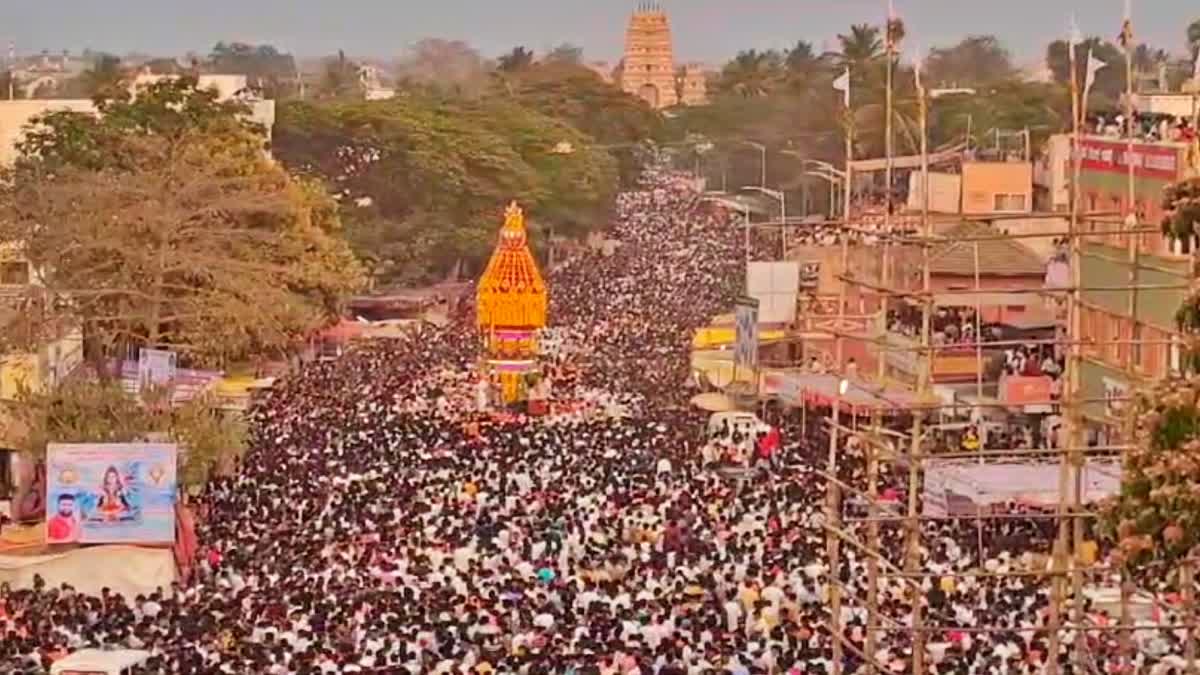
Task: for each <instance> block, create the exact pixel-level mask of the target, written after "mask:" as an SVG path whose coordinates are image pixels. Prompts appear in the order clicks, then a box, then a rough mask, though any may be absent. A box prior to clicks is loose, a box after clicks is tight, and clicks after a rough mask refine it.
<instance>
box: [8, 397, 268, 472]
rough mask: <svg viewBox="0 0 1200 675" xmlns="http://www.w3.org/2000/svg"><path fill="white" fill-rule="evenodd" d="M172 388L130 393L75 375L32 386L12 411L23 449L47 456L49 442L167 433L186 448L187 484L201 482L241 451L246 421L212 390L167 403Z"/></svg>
mask: <svg viewBox="0 0 1200 675" xmlns="http://www.w3.org/2000/svg"><path fill="white" fill-rule="evenodd" d="M168 396H169V392H168V391H166V390H165V389H148V390H145V391H142V392H140V393H138V394H136V395H131V394H129V393H127V392H126V391H125V390H124V389H123V388H122V386H121V384H120V383H117V382H94V381H89V380H86V379H81V378H72V379H69V380H67V381H65V382H64V383H63V384H62V385H60V386H59V387H57V388H55V389H53V390H47V391H35V390H31V389H27V390H25V391H23V392H22V393H21V395H20V396H19V399H20V405H17V406H13V407H12V415H13V418H14V422H15V425H14V426H16V427H17V428H19V429H20V430H21V431H20V432H19V433H18V434H17V437H16V438H15V439H13V440H14V441H15V446H16V447H17V449H18V450H21V451H22V452H25V453H26V454H27V455H28V456H31V457H36V458H43V457H45V454H46V446H47V445H48V444H49V443H132V442H144V441H147V440H149V439H159V438H164V437H165V438H166V439H167V440H169V441H171V442H175V443H178V444H179V445H180V447H181V448H182V449H183V453H182V455H181V458H180V459H181V463H180V471H179V477H180V482H181V483H182V484H183V485H185V486H191V485H202V484H203V483H204V481H205V480H206V479H207V478H208V476H209V475H210V473H211V471H212V469H214V468H216V467H217V466H218V465H220V464H222V463H225V462H229V461H231V460H232V459H233V458H235V457H238V456H240V454H241V452H242V451H243V449H244V447H245V440H246V435H245V429H244V427H243V426H242V425H241V424H238V423H236V422H233V421H232V420H230V419H228V418H225V417H224V416H222V415H221V414H220V413H219V412H215V411H214V405H215V401H214V400H213V399H212V398H211V397H209V396H201V397H198V398H194V399H192V400H190V401H188V402H186V403H184V404H182V405H179V406H176V407H173V408H172V407H171V406H168V405H166V403H167V401H166V398H167V397H168Z"/></svg>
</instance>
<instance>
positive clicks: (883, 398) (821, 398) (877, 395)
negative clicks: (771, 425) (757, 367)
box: [764, 372, 918, 410]
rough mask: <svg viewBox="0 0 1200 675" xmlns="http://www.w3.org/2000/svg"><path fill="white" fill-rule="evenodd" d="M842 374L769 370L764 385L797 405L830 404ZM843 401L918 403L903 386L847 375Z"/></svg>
mask: <svg viewBox="0 0 1200 675" xmlns="http://www.w3.org/2000/svg"><path fill="white" fill-rule="evenodd" d="M840 382H841V378H839V377H838V376H836V375H829V374H824V373H803V372H789V373H768V374H767V376H766V382H765V386H764V388H765V389H766V391H767V393H771V394H776V395H778V396H779V397H780V398H782V399H784V400H785V401H787V402H788V403H791V404H793V405H798V404H799V403H800V402H802V401H814V402H817V403H822V404H829V403H832V402H833V401H834V399H837V398H839V396H838V385H839V383H840ZM840 399H841V403H842V404H843V405H849V406H853V407H856V408H867V409H872V410H873V409H877V408H878V409H890V408H911V407H915V406H916V405H917V403H918V398H917V395H916V394H915V393H914V392H912V391H909V390H906V389H894V388H893V389H880V388H879V387H877V386H875V385H872V384H867V383H865V382H862V381H860V380H856V379H849V387H847V389H846V393H845V395H843V396H841V397H840Z"/></svg>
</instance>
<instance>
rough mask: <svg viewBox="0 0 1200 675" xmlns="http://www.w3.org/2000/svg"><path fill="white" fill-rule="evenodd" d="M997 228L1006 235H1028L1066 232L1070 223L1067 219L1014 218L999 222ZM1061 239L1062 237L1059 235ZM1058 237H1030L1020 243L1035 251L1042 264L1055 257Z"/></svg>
mask: <svg viewBox="0 0 1200 675" xmlns="http://www.w3.org/2000/svg"><path fill="white" fill-rule="evenodd" d="M995 225H996V228H997V229H999V230H1000V231H1001V232H1004V233H1005V234H1013V235H1027V234H1037V233H1039V232H1066V231H1067V228H1068V227H1069V226H1070V223H1069V222H1068V221H1067V219H1066V218H1014V219H1007V218H1006V219H1003V220H997V221H996V223H995ZM1057 236H1059V237H1061V235H1057ZM1055 238H1056V235H1054V234H1051V235H1048V236H1045V237H1030V238H1028V239H1020V240H1019V241H1020V242H1021V243H1022V244H1024V245H1025V246H1028V247H1029V250H1031V251H1033V252H1034V253H1035V254H1036V255H1037V257H1038V258H1040V259H1041V260H1042V262H1046V261H1048V260H1050V257H1051V256H1053V255H1054V252H1055V246H1054V239H1055Z"/></svg>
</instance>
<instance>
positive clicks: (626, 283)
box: [0, 171, 1178, 675]
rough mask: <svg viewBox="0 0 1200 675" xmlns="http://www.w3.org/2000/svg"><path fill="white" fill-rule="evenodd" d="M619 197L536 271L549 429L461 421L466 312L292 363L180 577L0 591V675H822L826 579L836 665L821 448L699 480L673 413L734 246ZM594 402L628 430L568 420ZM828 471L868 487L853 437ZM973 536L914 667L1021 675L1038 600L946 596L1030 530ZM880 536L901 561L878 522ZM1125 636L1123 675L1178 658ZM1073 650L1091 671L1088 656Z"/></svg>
mask: <svg viewBox="0 0 1200 675" xmlns="http://www.w3.org/2000/svg"><path fill="white" fill-rule="evenodd" d="M644 182H645V184H644V185H643V187H642V189H640V190H638V191H634V192H629V193H625V194H623V195H621V196H620V198H619V200H618V204H617V219H616V223H615V225H614V229H613V232H612V236H613V237H615V238H616V239H617V240H619V241H620V243H621V245H620V246H619V247H617V248H616V249H615V251H611V254H610V255H606V254H605V252H601V251H594V252H587V253H584V254H581V255H580V256H579V257H578V258H576V259H573V260H571V261H568V262H567V263H565V264H563V265H561V266H560V267H558V268H556V269H555V270H554V272H553V273H552V274H551V275H550V279H549V289H550V294H551V298H552V305H551V318H552V322H553V323H554V324H555V325H556V326H557V328H558V335H557V338H558V339H560V340H561V342H562V344H561V354H562V356H561V357H560V359H559V361H560V363H558V364H557V365H556V366H555V368H554V369H552V370H551V371H549V372H550V374H551V377H554V376H555V375H554V374H555V373H557V372H559V369H561V368H563V367H564V365H563V363H562V362H568V361H569V362H570V369H569V370H570V371H571V373H572V377H571V379H570V380H569V381H565V382H562V383H557V384H556V386H554V387H553V392H554V393H553V399H554V401H553V403H554V404H555V405H554V409H553V410H552V412H551V414H550V415H548V416H546V417H538V418H531V417H526V416H523V415H520V414H512V415H507V416H503V417H500V416H497V415H495V414H494V413H493V412H492V411H480V410H479V406H478V405H477V404H476V399H475V397H474V395H473V394H472V387H473V384H472V383H474V382H476V381H477V378H478V373H477V372H475V371H474V368H475V367H476V366H475V363H476V359H477V356H478V350H479V345H480V343H479V340H478V339H477V336H476V335H475V333H474V331H473V329H472V328H471V327H470V324H469V322H468V321H465V320H464V321H458V322H455V323H454V324H452V325H451V326H450V327H448V328H432V327H427V328H423V329H421V330H419V331H417V332H415V333H413V334H411V335H409V336H407V337H405V338H403V339H395V340H382V341H374V342H370V343H366V344H363V345H361V346H358V347H356V348H355V349H352V350H351V351H349V352H348V353H347V354H345V355H344V356H342V357H341V358H339V359H337V360H334V361H327V362H316V363H311V364H308V365H306V366H304V367H303V368H302V369H301V370H299V371H298V372H296V373H293V374H292V375H290V376H288V377H285V378H283V379H281V380H280V381H279V382H277V384H276V386H275V387H274V389H272V390H271V391H270V392H269V393H268V394H267V395H266V396H265V397H264V398H262V399H261V400H259V401H258V402H257V403H256V404H255V406H254V407H253V409H252V411H251V413H250V422H251V432H252V443H251V447H250V449H249V451H248V454H247V456H246V457H245V459H244V461H243V462H242V463H241V467H240V470H239V471H238V472H237V473H236V474H235V475H233V476H230V477H223V478H215V479H213V480H212V481H211V482H210V483H209V484H208V485H207V486H206V488H205V490H204V492H203V494H202V496H201V498H200V499H201V502H202V504H203V511H204V514H205V516H204V518H203V519H202V522H201V525H200V528H199V535H200V540H201V542H202V546H203V548H202V551H201V554H200V558H199V565H200V569H199V571H198V573H197V574H196V575H195V578H194V579H192V580H190V581H189V582H188V583H186V584H181V585H178V586H176V587H173V588H164V589H161V590H159V591H158V592H155V593H151V594H147V595H145V596H142V597H138V598H121V597H116V596H114V595H112V594H109V593H105V594H102V595H101V596H100V597H87V596H85V595H83V594H80V593H77V592H75V591H74V590H73V589H71V588H69V587H60V588H47V587H45V586H44V585H42V586H39V587H37V588H34V589H26V590H20V591H10V590H5V591H4V592H3V594H2V597H0V635H2V639H0V670H2V671H3V672H6V673H9V672H11V673H20V672H31V673H32V672H43V669H44V668H45V667H46V665H47V664H48V663H49V662H50V661H51V660H52V659H53V658H55V657H56V656H57V655H60V654H62V653H65V652H67V651H70V650H75V649H78V648H82V647H86V646H97V647H113V646H120V647H135V648H143V649H146V650H149V651H150V652H151V653H152V655H153V656H152V658H151V660H150V662H149V663H147V664H146V665H145V666H144V667H143V668H142V672H146V673H172V674H176V673H178V674H201V673H204V674H208V673H217V674H222V673H229V674H233V673H237V674H242V673H253V674H269V675H285V674H286V675H290V674H297V675H301V674H304V675H316V674H333V673H378V674H384V673H386V674H403V673H431V674H450V673H455V674H460V673H523V674H527V675H536V674H546V675H550V674H554V675H560V674H562V675H565V674H574V675H593V674H594V675H629V674H633V673H657V674H660V675H676V674H685V673H686V674H688V675H691V674H704V673H735V674H741V675H749V674H750V673H765V674H776V673H787V674H789V675H790V674H792V673H805V674H807V673H830V672H831V671H832V668H833V663H832V661H831V659H832V658H833V650H832V639H831V638H832V636H831V634H830V632H829V629H828V619H829V604H828V599H829V594H830V587H831V584H830V581H831V580H832V579H838V580H840V581H841V582H842V583H844V584H845V585H846V601H845V604H844V605H843V619H844V621H843V624H844V635H843V637H844V639H845V640H846V641H847V642H848V644H850V645H852V646H854V647H855V649H854V650H847V652H846V657H845V658H846V661H845V663H844V664H843V665H844V666H845V669H844V672H846V673H853V672H856V670H857V669H858V668H859V667H860V666H862V665H864V661H863V660H862V659H861V658H860V657H859V656H857V655H856V654H857V652H858V651H861V650H862V649H864V648H865V627H866V621H867V619H866V616H865V604H864V601H863V599H864V598H865V597H866V595H867V589H866V579H867V575H866V564H867V558H866V557H865V556H864V555H862V554H861V553H860V552H858V551H855V550H853V549H848V550H844V551H843V555H842V557H841V566H840V569H836V570H831V569H830V568H829V565H828V558H827V557H826V548H825V533H824V530H823V527H822V523H823V522H824V520H825V517H826V504H825V501H824V495H825V481H824V479H823V478H821V476H820V475H819V474H818V473H817V469H818V468H821V467H824V463H825V461H826V454H827V451H828V443H829V439H828V436H827V435H826V434H827V432H826V431H825V427H823V425H820V424H815V423H811V422H810V423H808V424H806V425H805V426H803V427H802V426H801V422H800V420H799V419H798V415H794V414H786V413H784V412H782V411H781V412H779V413H778V414H777V415H773V416H772V418H771V422H772V423H773V424H774V425H775V426H776V427H777V429H778V431H777V432H774V433H777V434H778V435H777V436H775V437H774V441H772V452H773V454H772V455H771V457H770V462H769V463H768V464H765V465H760V466H759V467H758V469H757V470H758V471H760V473H759V474H756V476H757V477H756V478H755V479H754V480H730V479H729V477H728V476H727V475H725V474H723V473H722V472H721V471H717V470H713V467H712V466H711V465H713V464H714V463H715V462H714V461H713V458H711V457H708V456H707V455H706V454H705V453H704V452H702V446H703V445H704V431H703V430H704V425H705V421H706V418H705V417H704V416H703V415H702V414H701V413H699V412H698V411H695V410H690V409H689V408H688V406H687V402H688V400H689V398H690V397H691V396H692V395H693V394H694V393H695V390H694V389H693V388H692V387H691V385H689V382H691V381H692V379H691V377H690V375H691V372H690V366H689V346H690V339H691V335H692V332H693V331H694V330H695V329H696V328H697V327H699V326H701V325H704V324H705V323H706V322H707V320H708V318H709V317H710V316H712V315H714V314H717V313H721V312H725V311H728V308H729V307H730V305H731V303H732V300H733V298H734V296H735V294H736V292H737V291H738V287H739V286H740V281H741V274H740V271H739V270H738V261H739V260H740V259H741V258H740V256H739V255H738V253H739V251H740V249H739V244H740V241H739V238H738V237H737V236H736V230H731V228H729V227H728V221H727V217H726V216H725V215H723V214H721V213H720V212H713V211H711V210H708V209H707V208H705V207H703V206H702V204H701V202H700V200H699V195H697V194H695V193H694V192H692V191H691V190H690V189H689V188H688V187H687V186H686V184H685V182H684V181H682V180H678V179H676V178H675V177H674V176H673V175H672V174H670V173H667V172H665V171H650V172H648V173H647V175H646V177H645V179H644ZM598 396H603V397H606V400H607V402H608V403H615V404H619V406H620V408H621V410H622V411H623V414H621V415H611V414H606V413H605V412H604V411H603V410H600V409H598V408H597V407H596V406H592V407H591V408H590V409H589V408H588V407H587V406H584V407H582V408H581V407H579V406H575V405H570V404H571V403H572V402H578V401H580V400H595V399H596V398H597V397H598ZM560 410H561V411H563V412H558V411H560ZM838 471H839V475H840V476H841V477H842V478H843V480H845V481H848V482H852V483H855V484H862V483H863V482H864V481H865V476H866V462H865V459H864V457H863V455H862V449H861V446H859V445H857V444H854V443H851V444H849V445H847V446H845V447H844V448H843V452H842V457H841V459H840V462H839V468H838ZM906 477H907V474H905V475H904V476H901V475H894V474H893V473H892V472H891V470H890V469H885V470H884V471H883V474H882V476H881V479H882V484H883V485H882V487H883V489H885V490H886V491H888V493H889V494H893V495H895V496H896V498H897V500H901V499H903V492H904V490H905V489H906ZM848 526H849V527H851V528H852V529H854V530H856V531H857V532H858V533H859V534H860V535H861V534H863V533H864V531H865V525H864V524H862V523H851V524H849V525H848ZM979 527H980V528H982V529H977V526H976V524H975V523H973V522H970V521H967V522H959V521H952V520H948V521H938V522H935V523H932V524H930V525H927V526H925V529H924V531H923V532H922V540H923V542H924V547H923V548H922V549H921V550H920V555H921V558H922V565H923V567H924V568H926V569H931V570H934V572H935V576H934V577H932V578H927V579H922V580H919V581H917V582H916V583H917V586H918V587H919V591H918V596H916V597H922V599H921V602H922V603H924V604H925V605H926V607H927V609H928V615H927V623H928V625H930V626H931V627H930V629H929V632H928V634H927V635H926V637H927V638H928V640H927V641H928V643H929V653H930V657H931V669H932V670H931V672H937V673H975V674H982V673H1036V672H1040V671H1041V668H1042V664H1043V663H1044V661H1045V660H1046V659H1047V658H1048V656H1047V654H1048V641H1047V636H1046V633H1045V631H1044V630H1042V628H1043V627H1044V626H1045V624H1046V623H1047V621H1048V605H1049V597H1050V590H1049V589H1050V585H1049V583H1048V581H1047V580H1046V579H1045V578H1043V577H1039V576H1036V575H1025V576H1015V577H1009V578H1006V577H995V576H978V577H963V578H957V577H953V576H949V575H950V574H952V573H954V572H965V571H969V570H985V569H986V570H992V571H998V570H1002V569H1015V568H1016V567H1018V566H1020V565H1027V564H1029V563H1030V561H1029V560H1028V559H1027V554H1028V553H1029V552H1030V551H1037V550H1041V551H1045V550H1047V549H1048V543H1047V541H1048V537H1049V536H1051V533H1050V532H1049V531H1048V530H1049V529H1051V528H1047V527H1043V526H1042V524H1040V523H1038V522H1026V521H1022V520H1003V521H999V522H996V523H992V522H988V523H984V524H982V525H980V526H979ZM881 537H882V543H883V546H882V549H883V550H885V551H886V552H887V553H886V556H887V558H888V559H890V560H892V561H893V562H899V561H900V559H901V557H902V555H903V553H904V551H905V546H904V530H903V527H902V526H901V523H899V522H894V521H893V522H885V523H884V525H883V526H882V527H881ZM985 542H986V543H985ZM912 597H914V596H913V595H912V589H911V588H910V584H909V582H908V581H906V580H905V579H901V578H899V577H888V578H885V579H884V580H882V581H881V582H880V596H879V598H880V600H879V604H880V607H881V612H882V613H883V614H884V615H885V617H888V618H889V621H891V622H897V623H898V624H900V625H903V623H904V622H905V621H906V616H907V612H908V611H909V603H910V602H911V599H912ZM884 625H886V626H892V624H891V623H889V622H888V621H885V622H884ZM981 629H988V630H986V631H985V630H981ZM1149 633H1150V634H1151V637H1152V638H1153V644H1154V645H1155V647H1154V649H1149V648H1147V649H1140V650H1139V652H1138V654H1137V656H1136V659H1137V661H1136V662H1137V664H1138V665H1139V667H1140V668H1141V669H1142V670H1143V671H1144V672H1151V670H1150V669H1151V668H1152V667H1156V668H1160V669H1161V666H1162V664H1163V663H1166V661H1165V660H1164V659H1166V658H1168V655H1169V653H1170V652H1171V651H1172V649H1175V648H1176V645H1177V644H1178V639H1177V636H1176V634H1175V633H1172V632H1167V631H1149ZM881 634H882V635H884V636H885V637H883V638H882V639H881V640H880V641H879V643H878V644H877V645H876V652H875V653H874V654H872V655H871V657H872V658H874V659H875V660H876V661H878V662H880V663H882V664H885V665H886V667H887V668H889V669H891V670H893V671H894V672H906V668H907V666H906V665H905V664H906V660H905V659H906V658H907V657H908V656H909V655H910V654H911V651H912V649H913V645H914V642H913V638H912V636H911V635H910V634H909V633H907V632H905V631H903V630H890V629H889V630H888V631H886V632H884V633H881ZM1089 638H1090V639H1094V641H1095V642H1096V644H1095V648H1094V654H1095V658H1096V659H1097V660H1098V661H1099V662H1104V663H1111V662H1112V659H1113V658H1114V657H1113V654H1114V653H1115V651H1114V650H1113V649H1112V648H1111V647H1112V645H1111V644H1109V641H1108V640H1107V635H1098V636H1094V637H1093V636H1089ZM1146 644H1150V642H1146ZM1069 646H1070V640H1069V639H1066V640H1064V646H1063V651H1062V656H1061V658H1062V659H1063V662H1064V663H1065V662H1066V659H1067V654H1068V647H1069ZM1164 672H1165V671H1164Z"/></svg>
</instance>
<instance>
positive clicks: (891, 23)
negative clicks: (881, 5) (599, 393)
mask: <svg viewBox="0 0 1200 675" xmlns="http://www.w3.org/2000/svg"><path fill="white" fill-rule="evenodd" d="M901 30H902V29H901V27H900V17H898V16H896V2H895V0H888V13H887V29H886V30H885V31H884V36H883V42H884V48H885V49H886V50H887V53H888V54H895V53H896V48H897V47H898V46H899V45H900V40H901V39H903V37H904V36H903V35H900V31H901Z"/></svg>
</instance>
